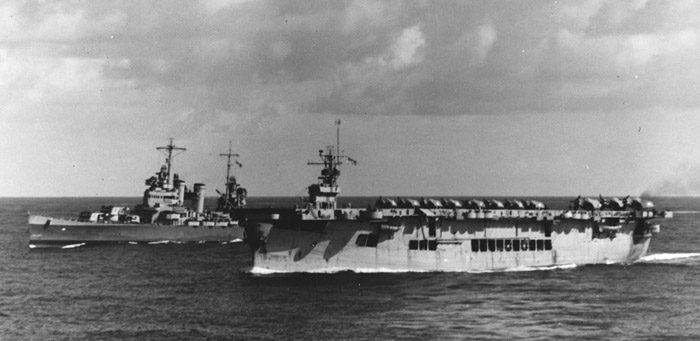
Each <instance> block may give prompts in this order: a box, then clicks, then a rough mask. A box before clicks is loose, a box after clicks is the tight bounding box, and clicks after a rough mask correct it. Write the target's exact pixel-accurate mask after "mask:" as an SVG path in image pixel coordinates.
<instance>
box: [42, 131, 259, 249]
mask: <svg viewBox="0 0 700 341" xmlns="http://www.w3.org/2000/svg"><path fill="white" fill-rule="evenodd" d="M156 149H157V150H158V151H161V152H163V153H164V154H165V155H166V159H165V165H164V166H162V167H161V169H160V171H159V172H157V173H156V174H155V175H154V176H152V177H150V178H148V179H146V186H148V188H147V189H146V190H145V191H144V193H143V201H142V203H141V204H139V205H136V207H134V209H133V210H130V209H129V208H128V207H116V206H102V208H101V209H100V210H99V211H97V212H90V211H84V212H81V213H80V215H79V217H78V218H77V219H66V218H53V217H46V216H41V215H30V216H29V246H30V247H32V248H34V247H47V246H67V245H82V244H88V243H89V244H94V243H118V242H137V243H156V242H230V241H234V240H237V239H242V237H243V229H242V228H241V227H239V225H238V221H237V220H234V219H232V218H231V217H230V216H229V214H227V213H224V212H223V211H214V212H210V211H207V210H205V209H204V195H205V189H206V187H205V185H204V184H201V183H196V184H194V190H187V186H186V183H185V181H184V180H182V179H180V178H179V176H178V174H174V173H173V169H172V166H173V157H175V156H176V155H177V154H179V153H182V152H184V151H185V150H186V149H185V148H181V147H177V146H175V145H174V144H173V141H172V139H170V143H169V144H168V145H167V146H164V147H158V148H156ZM222 155H223V154H222ZM228 155H229V164H228V170H227V175H226V178H227V183H226V186H227V193H228V188H229V187H230V186H231V184H230V181H229V179H230V178H232V177H230V174H229V173H230V168H231V157H232V156H234V155H235V156H237V155H236V154H231V150H230V148H229V153H228ZM235 188H236V189H239V188H240V186H239V185H236V186H235ZM241 194H245V190H244V189H243V190H242V193H241ZM231 199H232V198H231V197H227V198H226V200H225V203H224V204H226V202H231ZM238 199H240V200H238V201H236V204H235V205H236V206H237V207H242V206H243V205H244V204H245V197H244V196H242V197H241V196H239V197H238Z"/></svg>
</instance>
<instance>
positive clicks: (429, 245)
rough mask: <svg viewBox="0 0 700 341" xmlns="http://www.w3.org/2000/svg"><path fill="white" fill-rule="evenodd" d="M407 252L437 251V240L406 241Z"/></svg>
mask: <svg viewBox="0 0 700 341" xmlns="http://www.w3.org/2000/svg"><path fill="white" fill-rule="evenodd" d="M408 249H409V250H430V251H435V250H437V240H436V239H430V240H428V239H420V240H416V239H413V240H409V241H408Z"/></svg>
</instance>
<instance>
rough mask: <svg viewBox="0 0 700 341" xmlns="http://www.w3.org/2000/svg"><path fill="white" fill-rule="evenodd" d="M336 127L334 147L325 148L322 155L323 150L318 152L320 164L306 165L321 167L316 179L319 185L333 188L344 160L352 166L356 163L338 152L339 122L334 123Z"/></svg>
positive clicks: (340, 151) (311, 162)
mask: <svg viewBox="0 0 700 341" xmlns="http://www.w3.org/2000/svg"><path fill="white" fill-rule="evenodd" d="M335 125H336V145H335V148H333V147H334V146H328V147H326V153H325V154H324V151H323V149H321V150H319V151H318V156H319V158H320V159H321V162H313V161H308V162H307V164H308V165H323V170H322V171H321V176H320V177H318V179H319V180H321V185H325V186H330V187H335V186H336V183H337V180H338V177H339V176H340V165H341V164H343V161H344V160H347V161H348V162H349V163H351V164H352V165H357V161H355V160H354V159H352V158H351V157H349V156H347V155H343V151H342V150H340V120H336V121H335ZM334 149H335V150H334Z"/></svg>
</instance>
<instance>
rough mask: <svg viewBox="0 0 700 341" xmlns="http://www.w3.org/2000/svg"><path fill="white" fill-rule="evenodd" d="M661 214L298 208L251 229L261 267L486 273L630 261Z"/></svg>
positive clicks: (252, 221)
mask: <svg viewBox="0 0 700 341" xmlns="http://www.w3.org/2000/svg"><path fill="white" fill-rule="evenodd" d="M306 212H309V210H307V211H306ZM259 215H260V214H259V212H258V216H259ZM363 215H364V216H365V217H364V218H363ZM370 215H372V216H370ZM323 216H326V217H328V218H323ZM653 218H656V213H655V212H642V211H637V212H634V211H593V212H570V211H553V210H539V211H528V210H493V211H489V212H485V213H484V212H479V213H475V212H473V211H467V210H446V209H394V210H379V211H378V212H372V213H368V212H363V211H358V210H354V209H343V210H335V211H333V210H328V211H327V212H324V211H323V210H318V212H314V215H313V216H309V215H308V213H304V211H302V210H297V211H295V212H290V211H282V212H280V213H278V214H275V213H272V214H271V215H270V218H269V219H257V220H255V218H253V219H250V221H248V223H247V225H246V227H245V228H246V233H247V236H248V243H249V244H250V247H251V250H252V252H253V263H254V270H256V271H261V272H266V271H270V272H336V271H347V270H349V271H360V272H362V271H371V272H386V271H466V272H479V271H492V270H507V269H526V268H541V267H552V266H564V265H582V264H609V263H631V262H634V261H636V260H639V259H640V258H641V257H642V256H644V255H645V254H646V252H647V249H648V247H649V242H650V240H651V238H652V235H653V233H652V232H658V229H659V226H658V225H654V224H652V223H651V222H650V221H649V220H650V219H653Z"/></svg>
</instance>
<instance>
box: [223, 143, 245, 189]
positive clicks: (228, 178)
mask: <svg viewBox="0 0 700 341" xmlns="http://www.w3.org/2000/svg"><path fill="white" fill-rule="evenodd" d="M219 156H226V157H227V159H228V161H227V163H226V182H225V184H226V198H227V199H228V198H230V197H231V188H230V187H231V186H229V184H230V183H231V158H233V159H234V160H233V161H234V162H235V163H236V164H237V165H238V167H243V165H242V164H241V163H240V162H238V160H236V158H238V157H239V156H240V155H238V154H234V153H232V152H231V141H228V153H221V154H219ZM234 182H235V181H234Z"/></svg>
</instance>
